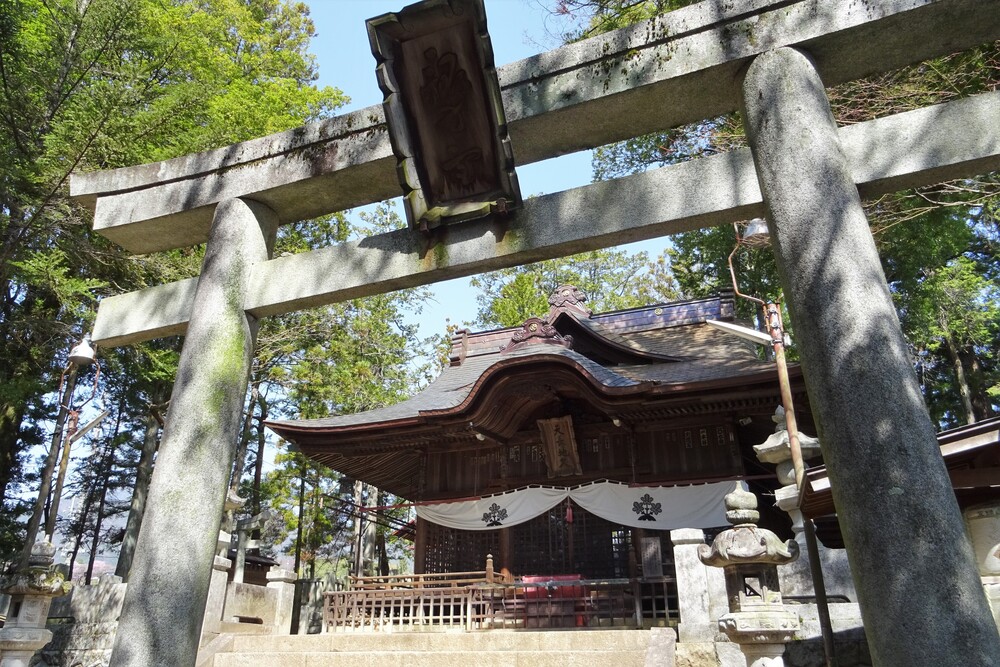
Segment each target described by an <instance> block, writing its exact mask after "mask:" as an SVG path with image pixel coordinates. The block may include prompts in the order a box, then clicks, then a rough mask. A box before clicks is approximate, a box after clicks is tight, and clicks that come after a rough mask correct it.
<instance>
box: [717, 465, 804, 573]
mask: <svg viewBox="0 0 1000 667" xmlns="http://www.w3.org/2000/svg"><path fill="white" fill-rule="evenodd" d="M725 502H726V520H727V521H729V523H731V524H733V527H732V528H729V529H727V530H724V531H722V532H721V533H719V534H718V535H716V536H715V539H714V540H713V541H712V544H711V546H709V545H707V544H703V545H701V546H700V547H699V548H698V558H700V559H701V562H702V563H704V564H705V565H711V566H713V567H726V566H730V565H743V564H769V565H784V564H785V563H791V562H792V561H794V560H795V559H796V558H798V557H799V545H798V544H796V543H795V541H794V540H788V541H787V542H782V541H781V538H779V537H778V536H777V535H775V534H774V533H773V532H771V531H770V530H767V529H765V528H760V527H758V526H757V521H758V520H759V519H760V512H758V511H757V497H756V496H754V495H753V494H752V493H750V492H749V491H746V490H744V489H743V486H742V485H741V484H740V483H737V484H736V488H735V489H733V491H732V493H729V494H728V495H727V496H726V500H725Z"/></svg>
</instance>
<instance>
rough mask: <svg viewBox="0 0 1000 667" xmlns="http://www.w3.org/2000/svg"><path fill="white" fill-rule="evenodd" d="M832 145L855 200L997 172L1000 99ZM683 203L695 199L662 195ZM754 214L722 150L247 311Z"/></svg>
mask: <svg viewBox="0 0 1000 667" xmlns="http://www.w3.org/2000/svg"><path fill="white" fill-rule="evenodd" d="M840 136H841V139H842V141H843V143H844V145H845V147H846V148H845V149H846V150H847V152H848V154H849V155H850V156H851V165H852V166H851V170H852V173H853V174H854V178H855V180H856V181H857V182H858V184H859V185H858V187H859V188H860V189H861V191H862V192H863V193H869V192H871V193H873V194H876V193H878V192H881V191H886V190H893V189H896V187H897V186H900V187H902V186H905V185H911V184H913V183H914V182H918V183H924V184H926V183H932V182H938V181H939V180H941V178H943V177H945V176H947V177H952V178H955V177H959V176H968V175H971V174H977V173H982V172H985V171H988V170H989V169H1000V92H998V93H989V94H985V95H980V96H978V97H976V98H970V99H966V100H960V101H957V102H950V103H948V104H946V105H941V106H939V107H929V108H927V109H920V110H918V111H913V112H909V113H906V114H900V115H899V116H892V117H889V118H881V119H878V120H875V121H870V122H868V123H860V124H857V125H853V126H851V127H846V128H843V129H842V130H840ZM874 146H878V148H877V149H875V148H873V147H874ZM896 148H898V149H899V152H898V153H897V152H896ZM913 170H917V171H916V172H914V171H913ZM683 192H697V193H699V196H697V197H680V196H676V197H675V196H664V193H683ZM762 214H763V207H762V200H761V195H760V189H759V188H758V186H757V180H756V176H755V174H754V169H753V160H752V157H751V155H750V151H748V150H745V149H744V150H738V151H732V152H730V153H726V154H723V155H716V156H712V157H709V158H703V159H699V160H693V161H691V162H686V163H683V164H679V165H672V166H669V167H664V168H661V169H656V170H653V171H650V172H647V173H644V174H637V175H634V176H629V177H626V178H621V179H616V180H613V181H607V182H603V183H595V184H593V185H589V186H586V187H582V188H576V189H573V190H568V191H566V192H561V193H557V194H552V195H546V196H542V197H536V198H532V199H529V200H526V201H525V202H524V206H523V207H522V209H520V210H519V211H517V212H515V213H514V215H513V216H512V217H511V218H510V219H509V220H508V221H507V222H506V223H504V224H503V225H501V224H497V223H494V222H492V221H481V222H475V223H466V224H463V225H461V226H458V227H456V228H454V229H451V230H449V231H448V233H447V235H446V236H445V237H443V238H442V239H440V241H441V244H440V245H437V246H435V247H433V248H430V247H428V241H427V240H426V239H425V238H424V237H423V236H421V235H417V234H413V233H411V232H409V231H408V230H401V231H396V232H390V233H386V234H380V235H378V236H372V237H369V238H366V239H363V240H361V241H355V242H350V243H344V244H340V245H337V246H335V247H330V248H323V249H320V250H315V251H312V252H306V253H301V254H298V255H294V256H291V257H280V258H277V259H274V260H272V261H269V262H265V263H262V264H260V265H258V266H256V267H255V269H254V271H253V277H252V279H251V280H252V287H251V288H250V294H249V295H248V299H249V301H248V303H247V307H248V308H249V309H250V310H251V312H252V313H253V314H255V315H256V316H258V317H264V316H268V315H278V314H282V313H287V312H291V311H293V310H295V309H297V308H309V307H315V306H320V305H324V304H329V303H334V302H337V301H343V300H346V299H352V298H355V297H359V296H369V295H372V294H378V293H381V292H383V291H386V290H394V289H402V288H405V287H414V286H418V285H426V284H429V283H432V282H436V281H439V280H447V279H450V278H457V277H461V276H467V275H472V274H475V273H479V272H482V271H487V270H493V269H498V268H503V267H507V266H514V265H516V264H521V263H525V262H534V261H538V260H542V259H548V258H552V257H560V256H563V255H568V254H572V253H576V252H583V251H585V250H593V249H596V248H604V247H609V246H613V245H617V244H620V243H628V242H632V241H640V240H644V239H649V238H655V237H658V236H664V235H667V234H673V233H676V232H680V231H687V230H690V229H695V228H698V227H707V226H713V225H720V224H724V223H729V222H733V221H735V220H743V219H746V218H749V217H753V216H755V215H762ZM580 220H587V224H586V225H581V224H579V221H580ZM196 288H197V279H196V278H191V279H188V280H184V281H179V282H176V283H171V284H169V285H160V286H156V287H152V288H149V289H146V290H142V291H140V292H133V293H131V294H123V295H120V296H114V297H109V298H105V299H102V300H101V304H100V308H99V310H98V316H97V322H96V323H95V328H94V336H93V339H94V342H95V343H100V344H101V345H102V346H113V345H125V344H130V343H134V342H138V341H141V340H148V339H151V338H156V337H159V336H166V335H175V334H182V333H184V331H185V328H186V326H187V321H188V318H189V317H190V312H191V304H192V303H193V300H194V293H195V289H196Z"/></svg>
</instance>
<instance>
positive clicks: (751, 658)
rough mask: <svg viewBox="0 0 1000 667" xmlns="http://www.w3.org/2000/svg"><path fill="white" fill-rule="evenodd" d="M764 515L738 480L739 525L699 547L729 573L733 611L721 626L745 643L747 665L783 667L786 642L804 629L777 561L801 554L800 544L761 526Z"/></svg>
mask: <svg viewBox="0 0 1000 667" xmlns="http://www.w3.org/2000/svg"><path fill="white" fill-rule="evenodd" d="M759 518H760V513H759V512H758V511H757V498H756V497H755V496H754V495H753V494H752V493H750V492H748V491H744V490H743V487H742V485H740V484H737V485H736V489H734V490H733V492H732V493H730V494H729V495H727V496H726V519H727V520H728V521H729V523H731V524H733V527H732V528H729V529H727V530H724V531H723V532H721V533H719V534H718V535H717V536H716V538H715V540H714V541H713V542H712V544H711V546H709V545H707V544H703V545H702V546H701V547H699V549H698V557H699V558H700V559H701V562H703V563H704V564H705V565H709V566H712V567H721V568H723V570H724V572H725V575H726V593H727V594H728V596H729V613H728V614H724V615H723V616H722V618H720V619H719V629H720V630H721V631H722V632H724V633H725V634H726V635H727V636H728V637H729V639H730V640H731V641H732V642H734V643H736V644H739V645H740V650H741V651H742V652H743V654H744V656H746V662H747V667H782V666H783V665H784V662H783V660H782V658H781V655H782V654H783V653H784V651H785V642H788V641H791V639H792V636H793V635H794V634H795V632H797V631H798V629H799V618H798V615H796V614H794V613H792V612H790V611H788V609H786V608H785V605H784V603H783V602H782V600H781V588H780V585H779V583H778V568H777V566H778V565H784V564H786V563H790V562H792V561H794V560H795V559H796V558H798V556H799V546H798V544H796V543H795V541H793V540H789V541H787V542H782V541H781V539H779V538H778V536H777V535H775V534H774V533H772V532H771V531H769V530H765V529H763V528H760V527H758V526H757V521H758V519H759Z"/></svg>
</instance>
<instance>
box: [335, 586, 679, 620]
mask: <svg viewBox="0 0 1000 667" xmlns="http://www.w3.org/2000/svg"><path fill="white" fill-rule="evenodd" d="M478 574H481V573H476V572H461V573H450V574H447V575H445V574H442V575H395V576H393V577H359V578H356V579H354V580H353V582H352V583H354V584H355V588H353V589H352V590H345V591H335V592H329V593H327V594H326V600H325V602H326V604H325V605H324V614H323V618H324V627H325V629H326V631H328V632H338V631H340V632H344V631H372V630H380V629H389V628H392V629H410V630H421V629H428V630H435V629H447V628H453V629H461V630H488V629H500V628H506V629H513V628H564V627H589V628H601V627H643V626H644V625H648V624H653V625H667V624H670V623H673V622H675V621H676V620H677V599H676V587H675V584H674V582H673V580H672V579H667V578H662V579H659V580H656V581H644V580H639V579H612V580H603V581H598V580H580V579H577V580H565V579H564V580H556V581H533V582H524V581H519V582H509V583H505V582H501V581H496V580H495V581H494V582H493V583H489V582H487V581H485V576H484V577H481V578H480V577H478V576H475V575H478ZM459 582H465V583H459Z"/></svg>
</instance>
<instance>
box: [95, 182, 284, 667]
mask: <svg viewBox="0 0 1000 667" xmlns="http://www.w3.org/2000/svg"><path fill="white" fill-rule="evenodd" d="M276 230H277V218H276V216H275V215H274V214H273V212H271V211H270V210H268V209H267V208H266V207H264V206H262V205H260V204H258V203H256V202H244V201H241V200H231V201H227V202H225V203H224V204H222V205H220V206H219V207H218V208H217V211H216V216H215V222H214V223H213V229H212V240H211V242H210V243H209V245H208V248H207V250H206V254H205V260H204V263H203V266H202V276H203V279H202V280H201V281H200V282H199V284H198V291H197V294H196V296H195V305H194V311H193V313H194V314H193V317H192V323H191V326H190V327H189V329H188V335H187V339H186V340H185V341H184V348H183V351H182V352H181V359H180V364H179V367H178V371H177V379H176V381H175V382H174V388H173V392H172V396H171V405H170V409H171V415H172V416H171V417H169V418H168V419H167V423H166V427H165V428H164V432H163V439H162V442H161V444H160V452H159V454H158V457H157V461H156V467H155V468H154V471H153V478H152V481H151V483H150V488H149V505H148V507H147V508H146V515H145V517H144V518H143V522H142V528H141V529H140V533H139V540H138V544H137V546H136V552H135V558H134V560H133V563H132V571H131V573H130V577H129V587H128V591H127V592H126V594H125V603H124V607H123V609H122V614H121V620H120V623H119V629H118V634H117V636H116V639H115V648H114V654H113V660H112V664H114V665H115V666H116V667H121V666H124V665H133V666H135V667H147V666H148V665H154V664H158V663H159V661H160V660H161V659H162V657H163V656H168V655H169V656H171V664H173V665H177V666H178V667H184V666H191V665H194V661H195V656H196V655H197V651H198V641H199V638H200V635H201V632H200V631H201V624H202V618H203V612H204V610H205V602H206V599H207V597H208V591H209V583H210V580H211V575H212V571H213V570H212V563H213V559H214V557H215V552H216V545H217V540H218V536H219V526H220V523H221V520H222V511H223V505H224V502H225V496H226V489H227V487H228V482H229V475H230V472H231V468H232V461H233V456H234V454H235V452H234V448H235V438H234V437H233V434H235V433H236V432H237V431H238V429H239V423H240V414H241V411H242V408H243V398H244V395H245V391H246V384H247V376H248V373H249V369H250V359H251V357H252V353H253V343H254V337H255V335H256V329H257V323H256V320H255V318H253V317H252V316H248V315H246V313H245V312H244V295H245V293H246V289H247V284H248V282H249V277H250V271H251V269H252V267H253V265H254V263H255V262H259V261H264V260H266V259H267V258H268V257H269V256H270V253H271V251H272V249H273V244H274V236H275V232H276Z"/></svg>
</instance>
